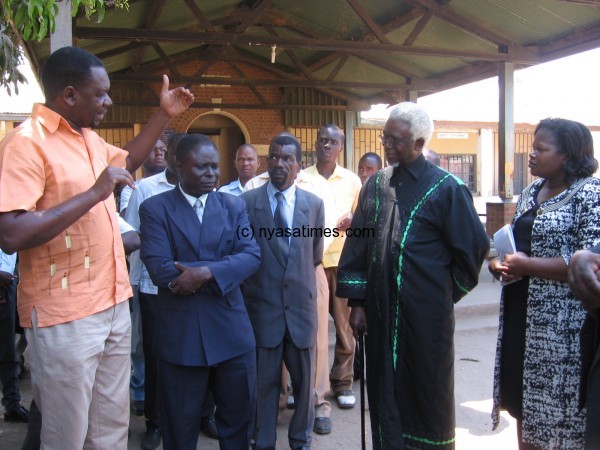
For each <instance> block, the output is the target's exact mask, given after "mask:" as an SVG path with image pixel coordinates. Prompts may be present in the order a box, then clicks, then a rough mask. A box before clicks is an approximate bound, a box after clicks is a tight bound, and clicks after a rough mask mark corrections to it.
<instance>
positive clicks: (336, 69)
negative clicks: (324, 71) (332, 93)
mask: <svg viewBox="0 0 600 450" xmlns="http://www.w3.org/2000/svg"><path fill="white" fill-rule="evenodd" d="M348 58H350V55H343V56H342V57H341V58H340V59H339V60H338V62H337V64H336V65H335V67H334V68H333V70H332V71H331V72H330V73H329V76H328V77H327V78H326V79H327V81H333V80H335V77H337V76H338V73H340V70H342V67H344V64H346V61H348Z"/></svg>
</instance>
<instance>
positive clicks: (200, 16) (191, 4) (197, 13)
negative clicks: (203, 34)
mask: <svg viewBox="0 0 600 450" xmlns="http://www.w3.org/2000/svg"><path fill="white" fill-rule="evenodd" d="M183 1H184V2H185V4H186V5H187V7H188V8H189V10H190V11H191V12H192V14H193V15H194V17H195V18H196V20H197V21H198V23H199V24H200V26H201V27H202V28H203V29H204V30H206V31H215V29H214V27H213V25H212V23H210V20H208V18H207V17H206V16H205V15H204V13H203V12H202V9H200V7H199V6H198V5H197V4H196V2H195V1H194V0H183Z"/></svg>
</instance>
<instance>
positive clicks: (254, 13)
mask: <svg viewBox="0 0 600 450" xmlns="http://www.w3.org/2000/svg"><path fill="white" fill-rule="evenodd" d="M272 2H273V0H262V1H261V2H260V3H258V4H257V5H256V6H255V7H254V8H253V9H252V10H251V11H250V14H248V15H246V17H245V18H244V21H243V22H242V23H241V24H240V25H239V26H238V27H237V29H236V30H235V32H236V33H243V32H244V31H246V30H247V29H248V27H249V26H250V25H252V24H253V23H254V22H256V20H257V19H258V18H259V17H260V16H261V15H262V13H264V12H265V11H266V10H267V8H268V7H269V6H271V3H272Z"/></svg>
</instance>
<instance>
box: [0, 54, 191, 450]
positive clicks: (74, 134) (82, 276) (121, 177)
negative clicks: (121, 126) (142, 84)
mask: <svg viewBox="0 0 600 450" xmlns="http://www.w3.org/2000/svg"><path fill="white" fill-rule="evenodd" d="M41 78H42V85H43V88H44V94H45V97H46V102H45V104H44V105H42V104H36V105H35V106H34V108H33V112H32V117H31V119H29V120H26V121H25V122H24V123H23V124H21V125H20V126H19V127H17V128H16V129H15V130H13V131H12V132H11V133H9V134H8V135H7V136H6V138H5V139H4V140H3V141H2V143H0V247H1V248H2V249H3V250H4V251H6V252H8V253H14V252H16V251H18V252H19V258H20V264H19V267H20V275H21V277H20V284H19V295H18V309H19V317H20V320H21V325H22V326H23V327H24V328H25V333H26V336H27V342H28V344H29V350H30V356H31V368H32V370H31V380H32V389H33V395H34V398H35V401H36V403H37V404H38V406H39V408H40V410H41V412H42V416H43V417H44V420H43V424H42V432H41V441H42V448H43V449H76V448H79V449H80V448H83V447H85V448H115V449H123V448H126V447H127V429H128V424H129V401H128V399H129V396H128V389H129V375H130V357H129V352H130V338H131V322H130V317H129V308H128V304H127V300H128V298H129V297H130V296H131V294H132V292H131V287H130V285H129V280H128V278H127V268H126V265H125V254H124V250H123V242H122V240H121V236H120V233H119V225H118V222H117V215H116V214H115V212H116V205H115V200H114V197H113V190H114V188H115V186H116V184H117V183H125V184H127V185H129V186H131V187H133V186H134V180H133V178H132V176H131V173H130V172H131V171H133V170H135V169H136V168H137V167H139V166H140V165H141V164H142V162H143V161H144V160H145V159H146V156H147V155H148V153H149V152H150V151H151V150H152V148H153V146H154V144H155V143H156V140H157V139H158V137H159V136H160V134H161V133H162V131H163V130H164V128H165V127H166V125H167V124H168V123H169V121H170V120H171V118H173V117H175V116H176V115H178V114H180V113H182V112H183V111H185V109H187V107H188V106H189V105H190V104H191V103H192V102H193V99H194V97H193V95H192V94H191V93H190V92H189V91H188V90H187V89H185V88H181V87H180V88H177V89H173V90H169V80H168V78H167V77H166V76H163V85H162V90H161V93H160V109H159V110H158V111H157V112H156V113H155V114H154V115H153V116H152V117H151V118H150V120H149V122H148V125H147V126H146V128H144V130H142V132H141V133H140V134H139V135H138V136H136V137H135V138H134V139H133V140H132V141H131V142H130V143H129V144H127V146H126V150H122V149H120V148H117V147H114V146H112V145H110V144H108V143H106V142H105V141H104V140H103V139H102V138H101V137H100V136H98V134H96V133H95V132H94V131H92V129H91V128H92V127H97V126H98V124H99V123H100V121H102V119H104V116H105V114H106V112H107V111H108V108H109V107H110V106H111V105H112V100H111V99H110V97H109V95H108V91H109V89H110V81H109V78H108V74H107V72H106V69H105V68H104V65H103V63H102V61H100V60H99V59H98V58H96V57H95V56H94V55H92V54H90V53H88V52H86V51H85V50H82V49H79V48H75V47H64V48H61V49H60V50H57V51H56V52H54V53H53V54H52V55H50V57H49V58H48V59H47V60H46V63H45V64H44V67H43V69H42V76H41Z"/></svg>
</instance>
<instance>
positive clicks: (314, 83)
mask: <svg viewBox="0 0 600 450" xmlns="http://www.w3.org/2000/svg"><path fill="white" fill-rule="evenodd" d="M111 79H112V80H114V81H120V82H128V83H140V82H152V81H156V82H159V81H160V79H159V78H158V77H157V75H154V74H143V73H135V74H133V73H129V74H113V75H111ZM172 82H173V83H182V84H190V83H192V84H213V85H230V86H250V85H254V86H267V87H284V86H289V87H310V88H318V87H330V88H343V89H382V90H395V89H413V90H421V89H420V86H415V85H412V84H411V85H403V84H402V83H372V82H360V81H327V80H305V79H300V78H298V79H285V80H284V79H259V78H224V77H193V76H192V77H190V76H181V77H176V78H174V79H173V80H172Z"/></svg>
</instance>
